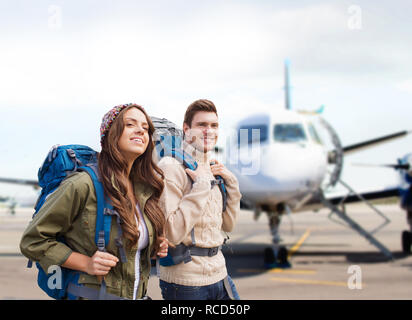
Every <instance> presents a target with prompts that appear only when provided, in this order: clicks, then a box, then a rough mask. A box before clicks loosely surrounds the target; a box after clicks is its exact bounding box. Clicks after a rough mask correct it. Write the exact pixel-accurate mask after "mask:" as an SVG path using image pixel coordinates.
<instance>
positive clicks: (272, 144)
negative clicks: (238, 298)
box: [217, 60, 412, 268]
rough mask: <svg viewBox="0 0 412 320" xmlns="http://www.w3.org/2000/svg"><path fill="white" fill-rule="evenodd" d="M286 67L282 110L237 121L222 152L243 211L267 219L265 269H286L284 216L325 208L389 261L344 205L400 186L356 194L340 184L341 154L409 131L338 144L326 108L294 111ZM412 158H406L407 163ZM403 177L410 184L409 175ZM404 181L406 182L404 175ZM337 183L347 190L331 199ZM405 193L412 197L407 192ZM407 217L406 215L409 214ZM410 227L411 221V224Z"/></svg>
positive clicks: (390, 192)
mask: <svg viewBox="0 0 412 320" xmlns="http://www.w3.org/2000/svg"><path fill="white" fill-rule="evenodd" d="M289 65H290V62H289V61H288V60H286V61H285V109H278V110H276V109H273V110H270V111H268V112H264V113H259V114H252V115H249V116H247V117H246V118H244V119H242V120H240V121H239V122H238V123H237V124H236V126H235V130H234V131H235V132H234V134H233V135H232V138H231V139H229V143H227V145H226V148H227V149H228V150H225V151H226V157H225V158H226V160H225V165H226V166H227V167H228V169H229V170H231V171H232V172H233V173H234V174H235V175H236V177H237V178H238V181H239V186H240V191H241V193H242V200H241V207H242V208H245V209H250V210H254V211H255V214H254V216H255V219H256V220H257V219H258V217H259V216H260V214H261V213H262V212H265V213H266V214H267V216H268V220H269V228H270V231H271V234H272V247H270V248H267V249H266V250H265V252H264V264H265V266H266V267H267V268H273V267H283V268H287V267H290V263H289V261H288V251H287V248H286V247H285V246H282V245H281V238H280V236H279V226H280V222H281V218H282V216H283V215H284V214H286V213H295V212H300V211H306V210H319V209H320V208H323V207H327V208H329V209H331V211H332V212H333V213H334V214H336V215H337V216H338V217H339V218H341V219H342V220H343V221H345V222H346V223H347V224H348V225H349V226H350V227H351V228H352V229H353V230H355V231H356V232H358V233H359V234H360V235H361V236H363V237H365V238H366V239H367V240H368V241H370V242H371V244H373V245H374V246H376V247H377V248H378V249H379V250H380V251H381V252H382V253H383V254H384V256H385V257H386V258H387V259H393V256H392V253H391V252H390V251H389V250H388V249H387V248H386V247H385V246H384V245H383V244H382V243H381V242H379V241H378V240H377V239H376V238H375V237H374V236H373V233H374V232H368V231H366V230H365V229H364V228H362V227H361V226H360V225H359V224H358V223H357V222H356V221H354V220H353V219H352V218H350V217H349V216H348V215H347V213H346V210H345V208H344V205H345V204H347V203H350V202H355V201H363V202H367V201H368V200H372V199H378V198H383V197H391V196H399V195H400V190H399V186H393V187H389V188H384V189H379V190H373V191H372V192H365V193H357V192H356V191H355V190H353V188H351V187H350V185H348V184H346V183H345V182H343V181H342V179H341V173H342V168H343V160H344V156H346V155H347V154H350V153H354V152H357V151H360V150H364V149H366V148H370V147H373V146H376V145H378V144H381V143H386V142H389V141H392V140H394V139H398V138H402V137H405V136H406V135H408V134H409V133H410V132H409V131H406V130H405V131H400V132H396V133H393V134H389V135H386V136H382V137H378V138H375V139H372V140H368V141H362V142H359V143H356V144H352V145H349V146H342V145H341V142H340V139H339V136H338V134H337V133H336V132H335V130H334V129H333V127H332V126H331V125H330V124H329V123H328V122H327V121H326V120H325V119H324V118H322V117H321V113H322V111H323V109H324V106H321V107H320V108H319V109H318V110H317V111H315V112H307V111H294V110H292V108H291V99H290V80H289V79H290V77H289ZM314 120H317V121H318V122H319V123H320V125H321V127H322V128H323V129H324V131H325V132H326V133H327V135H328V136H329V138H330V140H331V144H332V145H333V148H332V150H328V148H327V146H326V144H325V142H324V141H323V140H322V139H321V138H320V135H319V133H318V130H317V128H316V127H315V125H314ZM217 152H219V153H222V152H223V148H217ZM410 160H411V159H410V158H408V161H410ZM407 176H408V177H409V179H410V181H409V185H411V182H412V175H411V172H409V173H408V175H407ZM403 179H404V181H406V180H405V179H406V178H405V177H404V178H403ZM337 183H340V184H342V185H343V186H344V187H345V188H346V189H347V190H348V192H347V193H345V194H342V195H339V196H332V197H329V196H328V195H327V191H328V190H330V189H331V188H332V187H334V186H335V185H336V184H337ZM408 190H409V193H411V189H410V188H409V189H408ZM367 204H368V205H369V206H370V207H371V208H372V209H373V210H374V211H375V212H377V213H378V214H379V215H380V216H382V217H383V218H384V220H385V222H384V223H383V224H382V225H381V226H380V228H381V227H383V226H384V225H386V224H387V223H388V222H389V219H387V218H386V217H385V216H384V215H383V213H381V212H380V211H379V210H378V209H377V208H376V207H374V206H372V205H371V204H370V203H368V202H367ZM340 207H342V208H340ZM411 210H412V208H411ZM408 212H411V211H408ZM408 214H409V216H410V213H408ZM411 223H412V222H411V219H410V220H409V224H410V225H411ZM411 226H412V225H411ZM411 231H412V228H411ZM410 235H411V233H410V232H409V233H408V234H407V235H405V232H404V233H403V235H402V237H403V238H402V239H407V238H408V237H410ZM403 243H404V248H406V247H408V243H409V247H410V241H409V242H408V241H407V240H403ZM404 251H405V250H404Z"/></svg>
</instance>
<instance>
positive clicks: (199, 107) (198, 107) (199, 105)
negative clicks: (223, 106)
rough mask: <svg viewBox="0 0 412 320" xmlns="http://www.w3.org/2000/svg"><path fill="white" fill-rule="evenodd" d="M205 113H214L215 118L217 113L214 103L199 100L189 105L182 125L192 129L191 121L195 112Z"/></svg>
mask: <svg viewBox="0 0 412 320" xmlns="http://www.w3.org/2000/svg"><path fill="white" fill-rule="evenodd" d="M199 111H205V112H214V113H216V116H217V111H216V107H215V105H214V103H213V102H212V101H210V100H206V99H199V100H196V101H194V102H192V103H191V104H190V106H188V107H187V109H186V113H185V117H184V120H183V124H185V123H186V124H187V125H188V126H189V127H192V120H193V117H194V116H195V114H196V112H199Z"/></svg>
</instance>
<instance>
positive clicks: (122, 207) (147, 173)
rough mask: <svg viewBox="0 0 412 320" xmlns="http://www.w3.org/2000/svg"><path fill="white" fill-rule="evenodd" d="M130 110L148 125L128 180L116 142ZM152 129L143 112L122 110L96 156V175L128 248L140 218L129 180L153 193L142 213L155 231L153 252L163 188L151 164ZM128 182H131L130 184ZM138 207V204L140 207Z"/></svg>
mask: <svg viewBox="0 0 412 320" xmlns="http://www.w3.org/2000/svg"><path fill="white" fill-rule="evenodd" d="M131 108H137V109H139V110H140V111H141V112H143V114H144V115H145V116H146V120H147V123H148V125H149V143H148V145H147V148H146V151H145V152H144V153H143V154H141V155H140V156H139V157H138V158H137V159H136V160H135V161H134V163H133V166H132V169H131V171H130V177H129V176H128V172H127V161H126V159H125V157H124V156H123V155H122V153H121V151H120V149H119V145H118V142H119V139H120V137H121V136H122V134H123V129H124V126H125V125H124V120H123V117H124V114H125V112H126V111H127V110H129V109H131ZM154 130H155V128H154V126H153V123H152V121H151V119H150V117H149V116H148V115H147V114H146V112H145V110H144V109H143V108H142V107H141V106H139V105H137V104H132V105H130V106H128V107H126V108H125V109H123V110H122V111H121V112H120V113H119V115H118V116H117V117H116V119H115V120H114V122H113V124H112V126H111V128H110V130H109V132H108V134H107V135H106V136H105V137H104V139H103V140H102V151H101V152H100V154H99V161H98V164H99V171H100V174H101V179H102V183H103V187H104V191H105V194H106V195H107V196H109V198H110V199H111V201H112V204H113V207H114V208H115V209H116V211H117V212H118V213H119V215H120V216H121V218H122V220H123V221H122V231H123V234H124V237H125V238H126V239H127V240H129V243H128V244H130V246H134V245H136V244H137V241H138V239H139V236H140V235H139V232H138V228H137V225H136V218H137V220H138V221H139V223H140V218H139V215H138V213H137V209H136V207H135V203H134V190H131V188H130V182H129V181H130V180H131V181H132V185H133V181H140V182H142V183H143V184H145V185H149V186H150V187H151V188H152V189H153V191H154V192H153V194H152V196H151V197H150V198H149V199H148V200H147V202H146V205H145V208H142V207H140V209H141V210H142V211H143V210H144V211H145V213H146V214H147V216H148V218H149V220H150V221H151V222H152V224H153V227H154V230H155V232H154V233H155V235H156V237H155V251H157V250H158V249H159V247H160V242H161V240H160V239H159V236H164V225H165V216H164V214H163V212H162V210H161V209H160V207H159V205H158V202H159V198H160V195H161V193H162V191H163V188H164V182H163V178H164V175H163V172H162V170H161V169H160V168H159V167H158V166H157V165H156V163H155V162H154V161H153V157H152V153H153V150H154V143H153V139H152V135H153V132H154ZM129 178H130V180H129ZM139 205H140V204H139Z"/></svg>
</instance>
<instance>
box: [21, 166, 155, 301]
mask: <svg viewBox="0 0 412 320" xmlns="http://www.w3.org/2000/svg"><path fill="white" fill-rule="evenodd" d="M134 193H135V196H136V199H137V201H138V204H139V206H140V208H145V204H146V201H147V200H148V199H149V198H150V196H151V195H152V193H153V191H152V189H151V187H149V186H147V185H144V184H143V183H140V182H135V183H134ZM96 207H97V202H96V194H95V190H94V186H93V182H92V180H91V178H90V176H89V175H88V174H87V173H86V172H80V173H76V174H74V175H72V176H70V177H68V178H66V179H65V180H64V181H63V182H62V183H61V185H60V186H59V188H58V189H57V190H56V191H55V192H53V193H52V194H50V196H49V197H48V199H47V200H46V202H45V203H44V205H43V206H42V208H41V209H40V210H39V212H38V213H37V214H36V216H35V217H34V219H33V220H32V221H31V222H30V224H29V226H28V227H27V229H26V230H25V231H24V234H23V236H22V239H21V242H20V250H21V252H22V253H23V254H24V255H25V256H26V257H28V258H29V259H31V260H33V261H37V262H39V263H40V265H41V267H42V268H43V270H44V271H45V272H46V273H47V270H48V268H49V267H50V266H52V265H62V264H63V263H64V262H65V261H66V259H67V258H68V257H69V256H70V254H71V253H72V252H73V251H74V252H78V253H81V254H84V255H87V256H89V257H91V256H93V254H94V253H95V252H96V251H97V246H96V244H95V226H96ZM142 213H143V216H144V220H145V222H146V226H147V229H148V232H149V245H148V246H147V247H146V248H145V249H144V250H142V252H141V255H140V279H139V286H138V288H137V293H136V297H137V298H141V297H143V296H144V295H146V291H147V282H148V279H149V275H150V267H151V263H150V257H151V254H152V251H153V243H154V237H155V235H154V232H153V227H152V224H151V223H150V220H149V219H148V217H147V216H146V214H145V212H144V210H142ZM117 235H118V228H117V223H116V218H113V219H112V225H111V231H110V241H109V244H108V245H107V246H106V249H107V252H109V253H110V254H112V255H115V256H117V257H118V258H119V260H120V255H119V252H118V248H117V247H116V244H115V239H116V238H117ZM58 236H64V239H65V242H66V244H64V243H62V242H59V241H57V240H56V239H57V237H58ZM123 242H124V243H125V244H126V241H125V239H123ZM125 249H126V255H127V262H126V263H122V262H121V261H119V262H118V263H117V265H116V266H115V267H113V268H112V269H111V270H110V272H109V273H108V274H107V275H106V276H105V281H106V285H107V292H108V293H111V294H114V295H117V296H120V297H124V298H127V299H133V296H134V295H133V293H134V292H133V290H134V283H135V280H137V279H135V275H136V273H135V272H136V270H135V256H136V251H137V246H134V247H132V248H130V246H126V245H125ZM79 283H81V284H84V285H85V286H87V287H90V288H95V289H98V288H99V287H100V281H99V280H98V279H97V277H96V276H93V275H89V274H86V273H82V274H81V275H80V278H79Z"/></svg>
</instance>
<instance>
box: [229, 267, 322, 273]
mask: <svg viewBox="0 0 412 320" xmlns="http://www.w3.org/2000/svg"><path fill="white" fill-rule="evenodd" d="M236 271H237V272H240V273H253V272H256V273H258V272H262V273H263V272H267V273H282V274H316V273H317V271H315V270H295V269H281V268H274V269H270V270H267V269H238V270H236Z"/></svg>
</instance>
